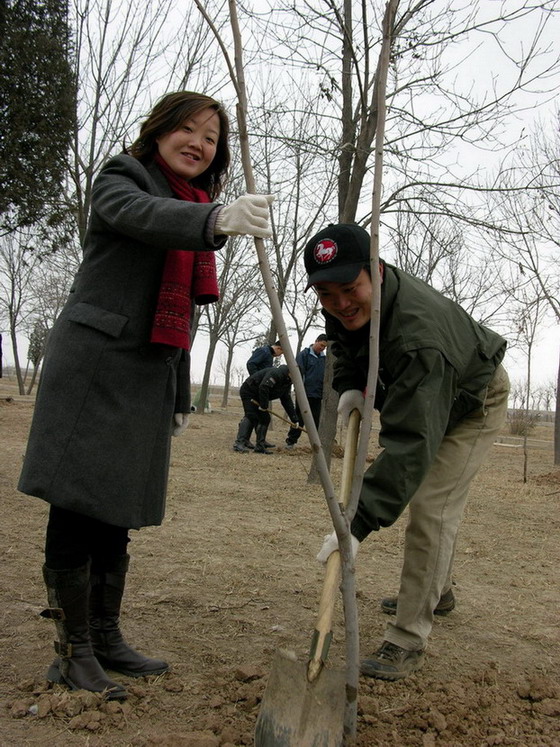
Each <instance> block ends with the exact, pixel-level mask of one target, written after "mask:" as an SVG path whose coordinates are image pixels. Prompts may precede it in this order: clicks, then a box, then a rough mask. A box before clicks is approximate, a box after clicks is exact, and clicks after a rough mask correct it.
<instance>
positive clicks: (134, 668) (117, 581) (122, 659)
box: [89, 555, 169, 677]
mask: <svg viewBox="0 0 560 747" xmlns="http://www.w3.org/2000/svg"><path fill="white" fill-rule="evenodd" d="M128 561H129V556H128V555H121V556H120V557H116V558H112V559H111V560H110V561H108V562H106V563H105V565H104V566H103V567H99V566H97V565H96V564H95V562H94V564H93V565H92V571H91V597H90V616H89V629H90V635H91V642H92V645H93V651H94V653H95V655H96V657H97V658H98V660H99V662H100V663H101V664H102V665H103V666H104V667H107V669H112V670H114V671H115V672H120V673H121V674H126V675H127V676H128V677H147V676H148V675H151V674H163V672H167V670H168V669H169V664H168V663H167V662H166V661H163V660H161V659H150V658H148V657H147V656H143V655H142V654H140V653H139V652H138V651H135V650H134V649H133V648H131V647H130V646H129V645H128V643H127V642H126V641H125V640H124V638H123V636H122V633H121V631H120V628H119V616H120V613H121V601H122V596H123V592H124V587H125V582H126V573H127V570H128Z"/></svg>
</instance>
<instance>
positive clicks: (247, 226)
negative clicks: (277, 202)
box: [214, 195, 274, 239]
mask: <svg viewBox="0 0 560 747" xmlns="http://www.w3.org/2000/svg"><path fill="white" fill-rule="evenodd" d="M273 201H274V195H243V196H242V197H238V198H237V200H235V202H232V203H231V205H225V206H224V207H222V208H221V209H220V212H219V213H218V217H217V218H216V226H215V228H214V233H218V234H225V235H226V236H246V235H249V236H258V237H259V238H260V239H269V238H270V237H271V236H272V231H271V230H270V228H269V225H268V220H269V217H270V213H269V209H268V206H269V205H270V204H271V203H272V202H273Z"/></svg>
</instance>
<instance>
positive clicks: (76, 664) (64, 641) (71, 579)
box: [41, 563, 126, 700]
mask: <svg viewBox="0 0 560 747" xmlns="http://www.w3.org/2000/svg"><path fill="white" fill-rule="evenodd" d="M89 577H90V567H89V563H88V564H87V565H85V566H82V567H81V568H72V569H69V570H61V571H55V570H52V569H51V568H47V567H46V566H43V578H44V579H45V584H46V586H47V594H48V601H49V605H50V607H49V608H48V609H46V610H43V612H41V615H42V616H43V617H46V618H49V619H50V620H54V623H55V625H56V632H57V634H58V638H59V640H58V641H55V644H54V648H55V651H56V652H57V654H58V658H56V659H55V660H54V662H53V663H52V664H51V666H50V667H49V670H48V672H47V680H48V681H49V682H55V683H57V684H61V685H67V686H68V687H69V688H70V689H71V690H90V691H91V692H95V693H98V692H103V693H105V698H106V699H107V700H124V699H125V698H126V690H125V688H124V687H123V686H122V685H119V684H118V683H117V682H113V680H110V679H109V677H108V676H107V674H106V673H105V672H104V670H103V668H102V666H101V664H100V663H99V661H98V660H97V659H96V658H95V656H94V653H93V649H92V645H91V638H90V634H89V593H90V587H89Z"/></svg>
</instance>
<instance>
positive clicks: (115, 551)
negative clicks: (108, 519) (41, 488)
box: [45, 506, 129, 571]
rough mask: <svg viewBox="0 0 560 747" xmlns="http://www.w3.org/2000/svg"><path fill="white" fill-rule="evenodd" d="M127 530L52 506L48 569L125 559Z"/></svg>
mask: <svg viewBox="0 0 560 747" xmlns="http://www.w3.org/2000/svg"><path fill="white" fill-rule="evenodd" d="M128 542H129V538H128V529H126V528H125V527H116V526H113V525H112V524H106V523H105V522H104V521H99V520H98V519H90V518H89V517H88V516H83V515H82V514H78V513H76V512H75V511H68V510H67V509H65V508H57V507H56V506H51V509H50V513H49V523H48V524H47V536H46V541H45V565H46V566H47V568H51V569H52V570H53V571H62V570H66V569H70V568H80V567H81V566H83V565H85V564H86V563H87V562H88V560H91V562H92V566H93V567H95V566H103V563H104V560H105V559H106V558H114V557H116V556H123V555H126V548H127V545H128Z"/></svg>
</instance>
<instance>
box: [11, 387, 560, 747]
mask: <svg viewBox="0 0 560 747" xmlns="http://www.w3.org/2000/svg"><path fill="white" fill-rule="evenodd" d="M11 394H13V389H10V384H9V382H6V380H0V443H1V444H2V450H1V454H0V491H1V505H2V508H3V511H2V522H1V524H0V559H1V569H2V572H1V574H0V600H1V604H0V615H1V620H2V626H1V632H0V656H1V667H0V698H1V700H2V709H1V711H0V745H1V746H2V747H4V746H6V747H7V746H8V745H9V746H10V747H11V746H12V745H41V746H42V745H46V744H49V743H51V742H54V741H56V742H57V743H58V744H64V745H88V746H89V747H101V746H105V745H107V746H109V745H111V747H120V746H124V745H135V746H138V747H144V746H147V745H165V747H175V746H184V747H219V746H220V747H226V745H227V746H229V747H231V745H247V744H252V735H253V729H254V724H255V719H256V717H257V714H258V709H259V702H260V698H261V696H262V693H263V691H264V687H265V684H266V677H267V674H268V672H269V671H270V667H271V662H272V658H273V656H274V652H275V651H276V650H277V649H278V648H288V649H292V650H294V651H295V652H296V653H297V655H298V657H300V658H301V659H302V660H303V659H304V658H305V654H306V651H307V649H308V647H309V641H310V634H311V631H312V629H313V624H314V617H315V613H316V606H317V600H318V592H319V588H320V585H321V582H322V573H323V571H322V568H321V567H320V566H319V565H318V564H317V563H316V561H315V560H314V557H315V554H316V553H317V551H318V548H319V546H320V544H321V539H322V537H323V535H324V534H325V533H326V532H327V531H328V530H329V528H330V527H329V525H330V522H329V520H328V514H327V509H326V506H325V504H324V500H323V498H322V494H321V490H320V488H319V487H317V486H311V487H310V486H308V485H307V482H306V480H307V471H308V467H309V459H310V456H309V449H308V448H307V447H305V446H301V447H299V448H296V449H295V450H294V451H292V452H286V451H280V450H279V451H277V452H276V453H275V454H274V455H273V456H269V457H265V456H262V455H260V456H259V455H254V454H250V455H240V454H236V453H234V452H233V451H232V450H231V443H232V440H233V437H234V434H235V430H236V426H237V422H238V420H239V417H240V409H239V408H238V407H237V402H236V401H234V403H233V405H232V406H231V407H230V408H229V409H228V410H227V411H224V412H219V411H217V412H214V413H212V414H210V415H194V416H193V417H192V427H190V428H189V430H188V431H187V433H186V434H185V436H184V437H182V438H181V439H178V440H176V441H175V442H174V452H173V460H172V469H171V477H170V490H169V500H168V507H167V514H166V519H165V522H164V524H163V526H161V527H157V528H149V529H145V530H142V531H140V532H133V533H132V534H133V541H132V542H131V546H130V552H131V555H132V561H131V570H130V574H129V578H130V582H129V585H128V587H127V594H126V598H125V603H124V610H123V616H122V624H123V629H124V630H125V633H126V635H127V638H128V639H129V640H130V641H131V642H134V644H135V645H136V646H137V647H138V648H140V649H141V650H144V651H145V652H146V653H151V654H152V655H158V656H160V655H161V656H163V657H165V658H166V659H167V660H168V661H169V662H170V663H171V664H172V673H170V674H168V675H166V676H163V677H159V678H152V680H151V681H150V680H147V681H146V680H137V681H132V682H131V681H130V680H129V681H128V682H127V683H126V684H127V687H128V689H129V692H130V697H129V699H128V700H127V701H126V702H125V703H123V704H116V703H112V704H104V703H102V702H100V701H99V700H98V699H97V698H96V697H95V696H92V695H91V694H84V693H68V692H65V691H64V690H62V689H58V688H56V689H54V690H49V689H47V688H46V686H45V684H44V681H43V677H44V673H45V671H46V668H47V666H48V664H49V663H50V660H51V658H52V655H53V654H52V640H53V637H54V630H53V628H52V626H51V624H50V623H49V622H47V621H46V620H42V619H40V618H38V616H37V613H38V611H40V610H41V609H42V608H43V606H44V605H45V594H44V590H43V588H42V581H41V564H42V549H43V547H42V545H43V534H44V525H45V517H46V514H47V506H46V505H45V504H43V503H42V501H39V500H37V499H33V498H29V497H26V496H22V495H21V494H19V493H17V491H16V489H15V484H16V481H17V476H18V474H19V468H20V465H21V457H22V454H23V452H24V449H25V441H26V435H27V430H28V427H29V422H30V417H31V412H32V403H30V402H28V401H25V398H22V397H17V396H16V397H14V399H13V400H12V401H6V397H7V396H8V395H11ZM274 428H275V430H274V432H273V436H274V438H273V440H277V441H278V443H280V442H282V441H283V439H284V437H285V433H284V432H283V430H281V429H280V428H279V426H278V425H275V426H274ZM538 438H539V439H542V440H545V441H546V440H548V441H550V442H551V443H552V428H551V427H549V428H547V427H545V426H542V427H541V428H539V433H538ZM302 443H303V438H302ZM529 469H530V474H531V477H530V481H529V483H528V484H526V485H524V484H523V482H522V479H521V478H522V454H521V450H520V449H517V448H515V447H511V446H495V447H494V448H493V450H492V452H491V454H490V455H489V460H488V463H487V465H486V466H485V467H484V469H483V470H482V472H481V474H480V475H479V477H478V479H477V481H476V484H475V485H474V487H473V489H472V491H471V498H470V502H469V504H468V507H467V512H466V516H465V520H464V523H463V528H462V532H461V537H460V541H459V547H458V551H457V558H456V565H455V581H456V586H455V594H456V597H457V599H458V605H457V608H456V609H455V611H454V612H452V613H451V614H450V615H449V616H448V617H445V618H436V621H435V627H434V631H433V634H432V638H431V642H430V647H429V650H428V654H429V655H428V656H427V661H426V664H425V667H424V669H423V670H422V671H421V672H420V673H419V674H417V675H416V676H414V677H411V678H409V679H407V680H405V681H404V682H401V683H382V682H377V681H368V680H366V679H362V680H361V682H360V717H359V725H358V745H359V747H370V746H371V747H374V746H375V745H380V746H381V745H382V746H383V747H392V746H395V747H397V746H398V747H402V746H403V745H404V746H405V747H408V746H409V745H410V746H413V745H421V746H422V747H430V746H431V745H446V746H447V747H451V746H453V747H456V746H457V745H473V746H474V745H477V746H486V745H527V746H528V747H535V746H540V745H547V746H553V745H554V746H555V747H558V746H559V745H560V646H559V643H560V636H559V632H558V621H559V610H560V604H559V602H560V592H559V589H558V575H559V574H558V567H559V555H560V552H559V549H558V548H559V546H560V543H559V541H558V525H559V523H560V522H559V516H560V512H559V504H560V470H558V469H554V468H553V465H552V446H550V448H548V449H542V448H539V449H536V448H535V449H534V450H532V451H531V453H530V462H529ZM333 471H334V474H335V480H336V479H337V476H338V473H339V471H340V460H336V459H335V460H334V464H333ZM404 526H405V519H404V518H401V519H400V520H399V521H398V522H397V523H396V524H395V525H394V526H393V527H391V528H389V529H386V530H384V531H382V532H380V533H378V534H376V535H375V536H372V537H370V538H369V539H368V540H367V542H366V543H364V545H363V547H362V549H361V550H360V555H359V558H358V568H357V573H358V589H359V592H358V596H359V608H360V625H361V647H362V651H363V653H364V654H367V653H368V652H371V651H373V650H374V649H375V648H376V647H377V645H378V643H379V640H380V638H381V637H382V633H383V629H384V625H385V622H386V620H387V618H386V616H385V615H383V614H382V613H381V611H380V609H379V605H378V601H379V599H380V597H382V596H384V595H386V594H387V593H391V592H394V591H395V590H396V588H397V582H398V576H399V570H400V562H401V553H402V539H403V533H404ZM342 657H343V628H342V624H341V615H340V610H339V611H338V623H337V625H336V629H335V640H334V642H333V645H332V647H331V663H332V665H333V666H342V664H343V661H342ZM115 678H116V679H119V681H123V682H124V681H125V680H126V678H124V677H123V678H120V677H119V676H118V675H116V676H115Z"/></svg>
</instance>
